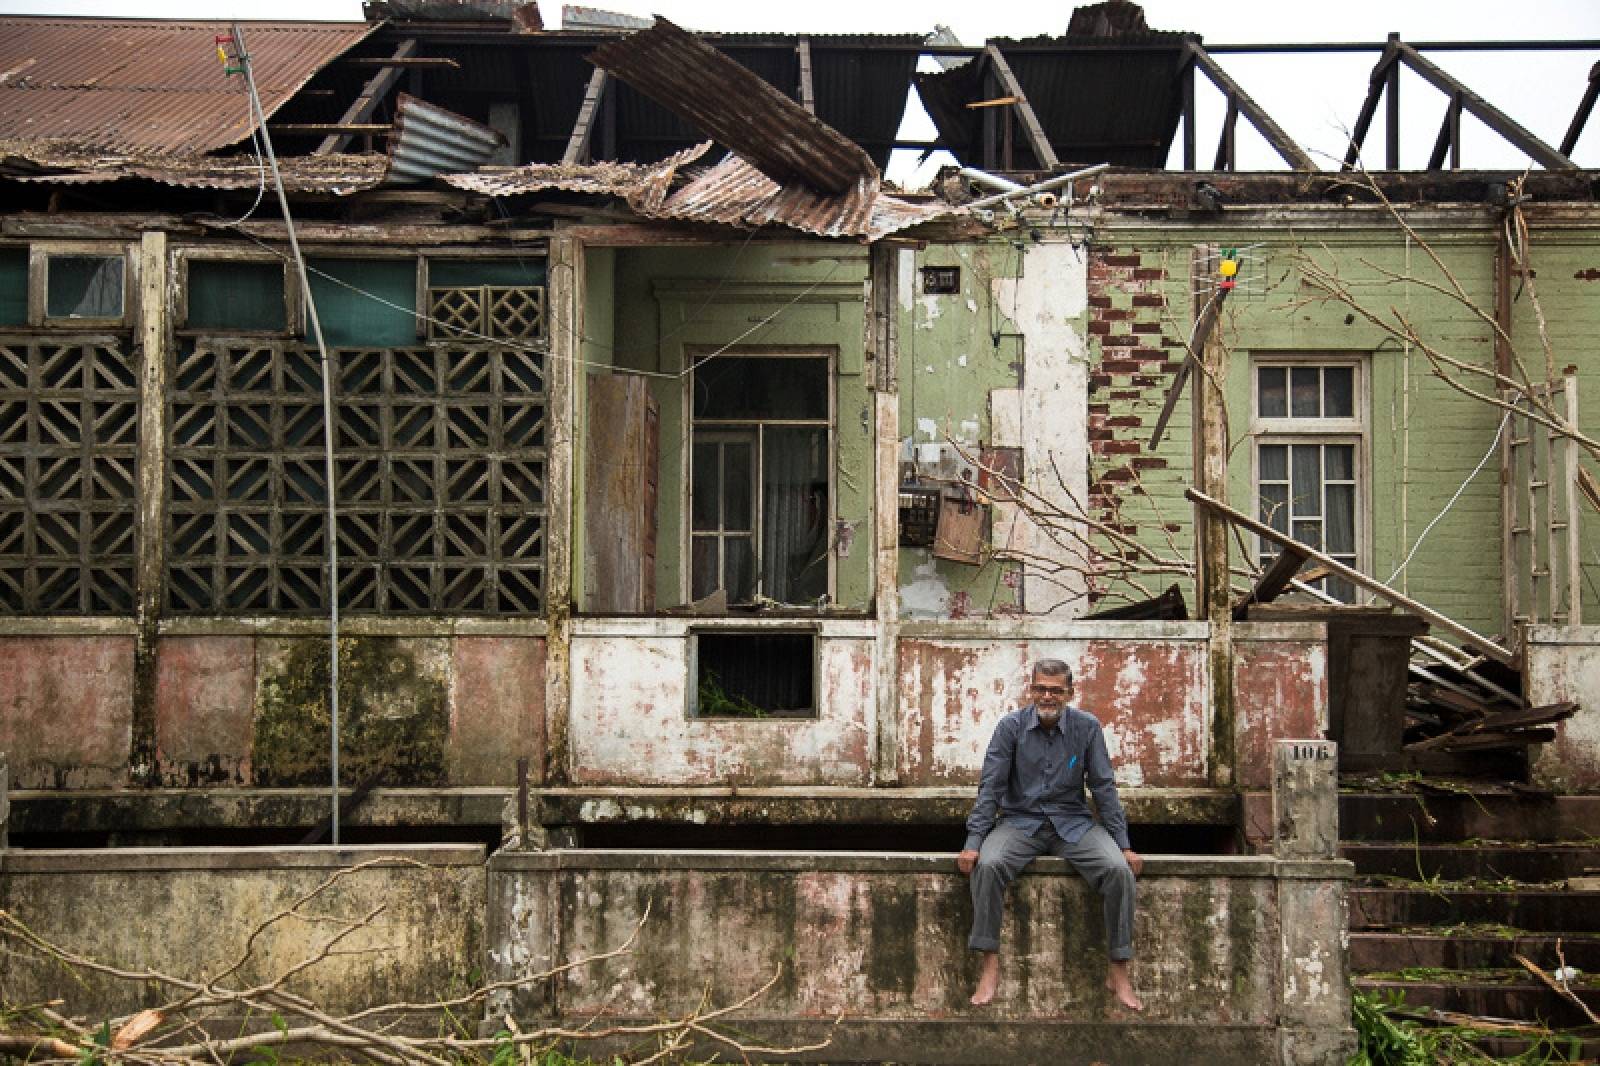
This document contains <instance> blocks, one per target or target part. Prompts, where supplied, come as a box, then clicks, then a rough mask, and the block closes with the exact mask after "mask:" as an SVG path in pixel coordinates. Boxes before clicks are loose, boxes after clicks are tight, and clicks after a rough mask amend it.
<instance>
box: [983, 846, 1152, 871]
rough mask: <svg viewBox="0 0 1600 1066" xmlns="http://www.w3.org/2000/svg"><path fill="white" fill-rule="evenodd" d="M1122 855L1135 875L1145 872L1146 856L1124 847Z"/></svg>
mask: <svg viewBox="0 0 1600 1066" xmlns="http://www.w3.org/2000/svg"><path fill="white" fill-rule="evenodd" d="M1122 857H1123V858H1124V859H1127V860H1128V869H1130V870H1132V871H1133V876H1135V877H1138V876H1139V875H1140V874H1141V873H1143V872H1144V858H1143V857H1142V856H1141V855H1140V854H1139V853H1138V852H1137V851H1134V850H1133V849H1132V848H1123V849H1122ZM957 861H959V860H957Z"/></svg>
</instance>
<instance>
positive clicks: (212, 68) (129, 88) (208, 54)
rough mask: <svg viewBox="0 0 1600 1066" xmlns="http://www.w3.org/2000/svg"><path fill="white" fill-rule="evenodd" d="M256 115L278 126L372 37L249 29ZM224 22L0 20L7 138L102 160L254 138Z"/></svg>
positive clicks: (356, 30) (352, 29) (0, 120)
mask: <svg viewBox="0 0 1600 1066" xmlns="http://www.w3.org/2000/svg"><path fill="white" fill-rule="evenodd" d="M247 25H248V28H247V29H246V31H245V43H246V44H247V45H248V46H249V49H250V52H251V58H252V60H253V62H254V65H255V75H256V85H257V88H258V90H259V92H260V94H261V107H262V110H263V111H265V112H266V114H267V115H269V116H270V115H272V113H273V112H274V111H276V110H277V109H278V108H279V107H281V106H282V105H283V104H284V103H285V102H286V101H288V99H289V98H290V97H291V96H293V95H294V94H295V93H296V92H297V91H299V90H300V89H301V88H302V87H303V86H304V85H305V83H306V82H307V81H309V80H310V78H311V76H312V75H314V74H315V73H316V72H317V71H318V70H320V69H321V68H322V67H324V66H326V65H327V64H328V63H329V62H331V61H332V60H334V59H336V58H338V57H339V56H341V55H343V54H344V53H345V52H346V51H348V50H349V49H350V48H352V47H353V46H355V45H356V44H359V43H360V42H361V41H363V40H365V39H366V38H367V36H368V35H369V34H371V33H372V32H373V30H374V28H375V27H373V26H369V25H368V24H366V23H364V22H363V23H348V22H252V23H248V24H247ZM228 30H229V23H227V22H176V21H164V20H114V19H94V18H83V19H76V18H44V17H37V16H24V15H11V16H0V138H19V139H28V140H35V141H50V142H54V143H57V144H71V145H78V146H82V147H86V148H97V149H101V150H105V151H120V152H140V151H146V152H148V151H162V152H185V153H201V152H209V151H214V150H216V149H219V148H226V147H228V146H229V145H233V144H237V143H238V142H240V141H242V140H244V139H245V138H247V137H249V136H250V131H251V129H252V127H253V123H252V122H251V121H250V107H249V103H248V101H247V97H246V90H245V85H244V80H243V79H242V78H239V77H228V76H227V75H225V74H224V73H223V70H222V64H221V63H219V62H218V60H217V46H216V41H215V38H216V37H217V35H219V34H225V33H227V32H228Z"/></svg>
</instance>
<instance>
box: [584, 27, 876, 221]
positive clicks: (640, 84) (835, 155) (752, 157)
mask: <svg viewBox="0 0 1600 1066" xmlns="http://www.w3.org/2000/svg"><path fill="white" fill-rule="evenodd" d="M589 58H590V61H591V62H593V63H595V64H596V65H597V66H600V67H603V68H604V69H606V70H608V71H610V72H611V73H613V74H615V75H616V76H617V77H618V78H621V79H622V80H623V81H624V82H627V83H628V84H629V85H631V86H633V87H634V88H635V89H637V90H639V91H640V92H642V93H644V94H645V95H646V96H648V97H650V98H651V99H652V100H654V101H656V102H657V103H659V104H660V105H662V106H663V107H666V108H668V109H669V110H671V111H672V112H673V113H674V114H676V115H678V116H679V117H681V118H683V119H685V120H686V121H688V122H691V123H693V124H694V125H695V126H696V127H697V128H699V129H700V130H701V131H702V132H704V133H706V134H708V135H710V136H712V137H714V138H716V139H717V140H718V141H719V142H721V143H722V144H725V145H727V146H728V147H729V148H731V149H732V150H733V151H735V152H737V153H738V154H739V155H740V156H742V157H743V158H745V159H747V160H749V161H750V162H751V163H752V164H754V166H755V167H756V168H757V169H758V170H760V171H761V173H763V174H765V175H766V176H767V177H769V178H771V179H773V180H774V181H776V182H779V183H781V184H783V185H786V186H788V185H793V184H795V183H797V182H798V183H800V184H803V185H806V186H808V187H810V188H812V189H816V190H818V191H820V192H828V193H844V192H847V191H848V190H850V189H851V188H852V187H854V186H856V185H857V184H858V183H860V182H862V181H863V180H864V179H865V180H870V181H871V182H872V183H873V184H876V183H877V181H878V177H879V175H878V168H877V166H875V165H874V164H873V162H872V159H871V157H869V156H868V155H867V153H866V152H864V151H862V150H861V148H860V146H858V145H857V144H855V142H853V141H851V140H850V139H849V138H847V137H845V136H844V135H843V134H841V133H840V132H839V131H838V130H835V129H834V128H833V127H831V126H829V125H828V124H827V123H825V122H823V121H822V120H821V119H819V118H817V117H816V116H815V115H813V114H811V113H810V112H808V111H807V110H806V109H805V108H803V107H801V106H800V105H799V104H797V103H795V102H794V101H793V100H790V99H789V98H788V97H787V96H785V95H783V93H781V92H779V91H778V90H777V89H776V88H774V87H773V86H772V85H770V84H769V83H768V82H766V81H765V80H763V79H762V78H760V77H759V76H757V75H755V74H753V73H751V72H750V71H749V70H746V69H745V68H744V67H742V66H740V65H739V64H738V63H736V62H734V61H733V60H732V59H729V58H728V57H727V56H725V55H723V54H722V53H721V52H718V51H717V50H716V49H715V48H713V47H711V46H710V45H709V44H706V43H705V42H704V41H701V40H700V39H698V38H697V37H695V36H694V35H693V34H691V33H688V32H686V31H684V30H681V29H679V28H678V27H677V26H674V25H673V24H672V23H670V22H668V21H667V20H666V19H658V20H657V21H656V24H655V26H654V27H652V28H651V29H648V30H641V31H640V32H638V33H635V34H631V35H630V36H628V37H625V38H623V39H621V40H618V41H612V42H610V43H608V44H604V45H602V46H600V47H599V48H597V49H595V51H594V53H593V54H592V55H591V56H590V57H589Z"/></svg>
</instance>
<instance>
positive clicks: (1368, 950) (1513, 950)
mask: <svg viewBox="0 0 1600 1066" xmlns="http://www.w3.org/2000/svg"><path fill="white" fill-rule="evenodd" d="M1558 942H1559V944H1560V955H1557V952H1556V948H1557V943H1558ZM1514 955H1521V956H1523V957H1524V958H1526V959H1528V960H1529V961H1531V962H1533V963H1535V964H1536V965H1539V966H1543V967H1544V968H1545V969H1546V970H1553V969H1555V968H1556V967H1557V966H1559V965H1560V964H1561V963H1560V961H1559V960H1560V959H1561V958H1565V959H1566V964H1567V965H1568V966H1575V967H1577V968H1578V969H1579V970H1582V971H1583V972H1584V973H1586V974H1600V935H1597V934H1593V933H1578V934H1572V933H1567V934H1559V935H1558V934H1553V933H1523V932H1517V931H1511V930H1506V931H1503V932H1493V931H1490V930H1477V931H1475V930H1471V929H1466V930H1451V931H1449V932H1443V933H1434V932H1405V931H1401V932H1392V933H1352V934H1350V969H1351V970H1352V971H1353V972H1355V973H1370V972H1373V971H1379V970H1382V971H1393V970H1405V969H1435V970H1481V969H1496V968H1499V969H1511V968H1512V967H1515V966H1518V965H1519V964H1518V962H1517V960H1516V959H1515V958H1513V957H1512V956H1514Z"/></svg>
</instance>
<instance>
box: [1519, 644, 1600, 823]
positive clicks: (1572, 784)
mask: <svg viewBox="0 0 1600 1066" xmlns="http://www.w3.org/2000/svg"><path fill="white" fill-rule="evenodd" d="M1527 657H1528V661H1527V667H1526V669H1525V671H1524V673H1523V677H1524V683H1523V684H1524V687H1525V688H1526V690H1527V692H1526V695H1527V698H1528V701H1529V702H1530V703H1531V704H1532V705H1533V706H1535V707H1538V706H1542V705H1544V704H1547V703H1559V702H1562V701H1565V700H1574V701H1576V702H1577V703H1578V705H1579V707H1578V713H1577V714H1575V715H1574V716H1572V717H1571V718H1568V719H1567V720H1566V721H1565V722H1561V723H1559V724H1557V726H1556V730H1557V732H1556V739H1555V740H1554V741H1552V742H1550V743H1549V744H1539V745H1536V746H1535V747H1534V748H1533V749H1532V756H1533V758H1532V774H1533V779H1534V781H1535V782H1537V783H1538V784H1539V785H1541V786H1543V787H1545V788H1550V789H1554V790H1556V791H1558V792H1600V626H1597V625H1588V626H1533V627H1531V628H1529V630H1528V643H1527Z"/></svg>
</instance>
